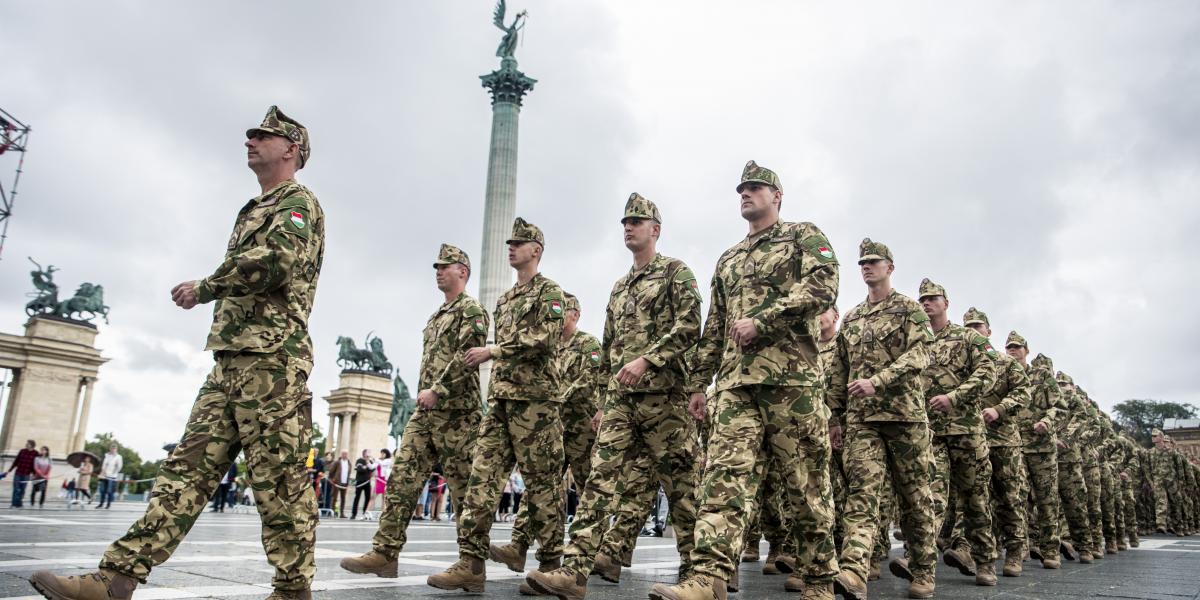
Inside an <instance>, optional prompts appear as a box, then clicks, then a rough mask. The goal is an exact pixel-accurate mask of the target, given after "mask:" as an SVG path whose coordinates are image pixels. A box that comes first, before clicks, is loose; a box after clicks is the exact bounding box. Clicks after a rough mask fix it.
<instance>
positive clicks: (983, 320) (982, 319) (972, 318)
mask: <svg viewBox="0 0 1200 600" xmlns="http://www.w3.org/2000/svg"><path fill="white" fill-rule="evenodd" d="M976 323H980V324H983V325H987V326H988V327H991V326H992V324H991V323H989V322H988V318H987V313H985V312H983V311H982V310H979V309H978V308H975V307H974V306H972V307H971V308H968V309H967V313H966V314H964V315H963V325H974V324H976Z"/></svg>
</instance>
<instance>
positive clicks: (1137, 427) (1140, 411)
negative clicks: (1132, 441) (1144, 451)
mask: <svg viewBox="0 0 1200 600" xmlns="http://www.w3.org/2000/svg"><path fill="white" fill-rule="evenodd" d="M1198 410H1200V409H1197V408H1196V407H1195V406H1193V405H1191V404H1184V403H1181V402H1168V401H1162V400H1126V401H1124V402H1121V403H1118V404H1117V405H1116V406H1114V407H1113V413H1114V414H1115V415H1116V418H1117V422H1118V423H1120V424H1121V425H1122V426H1123V427H1126V428H1127V429H1129V430H1130V431H1132V432H1133V437H1134V438H1136V439H1137V441H1138V442H1139V443H1141V444H1142V445H1143V446H1149V445H1150V430H1151V429H1154V428H1156V427H1162V425H1163V420H1164V419H1192V418H1195V416H1196V414H1197V412H1198Z"/></svg>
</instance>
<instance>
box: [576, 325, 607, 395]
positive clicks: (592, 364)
mask: <svg viewBox="0 0 1200 600" xmlns="http://www.w3.org/2000/svg"><path fill="white" fill-rule="evenodd" d="M586 350H587V354H586V355H585V356H583V357H582V358H581V359H580V360H583V361H584V363H585V366H584V373H586V374H587V377H586V379H587V380H588V381H589V382H590V385H589V386H588V394H587V396H588V399H589V402H590V403H591V407H592V410H591V412H593V413H594V412H596V411H597V410H599V409H600V407H601V406H603V405H604V402H603V399H604V392H605V390H607V389H608V371H605V370H604V367H603V363H602V361H601V360H600V359H599V357H597V358H596V359H595V360H593V359H592V357H591V351H592V350H595V351H596V352H597V353H599V354H600V356H603V353H602V352H601V351H600V342H599V341H593V342H591V347H590V348H588V349H586Z"/></svg>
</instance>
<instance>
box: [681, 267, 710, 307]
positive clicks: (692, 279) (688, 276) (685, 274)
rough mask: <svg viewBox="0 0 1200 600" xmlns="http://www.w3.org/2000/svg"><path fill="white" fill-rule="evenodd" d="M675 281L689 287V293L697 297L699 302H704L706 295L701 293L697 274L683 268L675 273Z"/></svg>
mask: <svg viewBox="0 0 1200 600" xmlns="http://www.w3.org/2000/svg"><path fill="white" fill-rule="evenodd" d="M675 281H676V282H677V283H681V284H683V285H684V286H686V287H687V289H688V291H689V292H691V293H692V294H694V295H695V296H696V299H697V300H701V301H703V300H704V295H703V294H701V293H700V285H699V284H698V283H697V282H696V274H695V273H693V272H692V270H691V269H689V268H687V267H686V266H685V267H681V268H680V269H679V270H678V271H676V272H675Z"/></svg>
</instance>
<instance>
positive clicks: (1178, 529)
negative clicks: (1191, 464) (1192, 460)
mask: <svg viewBox="0 0 1200 600" xmlns="http://www.w3.org/2000/svg"><path fill="white" fill-rule="evenodd" d="M1163 437H1164V438H1165V439H1166V442H1167V450H1168V452H1169V453H1170V455H1171V463H1172V466H1174V469H1175V470H1174V477H1173V484H1174V485H1173V487H1174V490H1173V492H1169V493H1170V494H1171V523H1172V524H1171V529H1172V530H1173V531H1174V532H1175V535H1176V536H1177V537H1184V536H1187V535H1191V534H1192V532H1191V527H1190V525H1189V507H1190V500H1191V497H1190V496H1191V490H1190V489H1188V485H1187V473H1185V471H1184V465H1185V464H1186V463H1187V459H1185V458H1184V457H1183V453H1181V452H1180V451H1179V450H1178V449H1176V448H1175V440H1174V439H1172V438H1171V436H1169V435H1167V436H1163Z"/></svg>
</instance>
